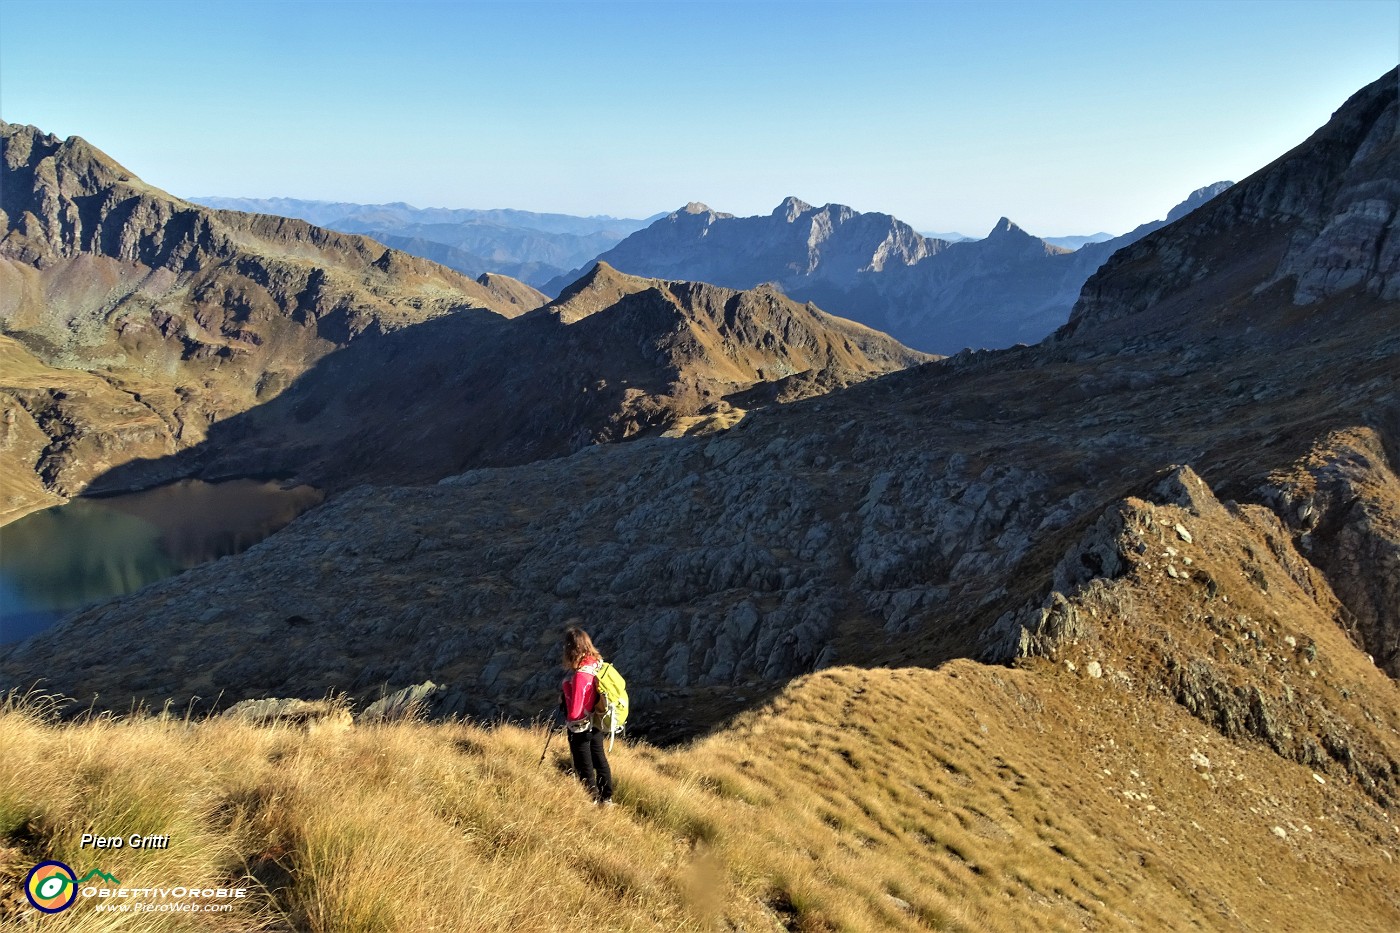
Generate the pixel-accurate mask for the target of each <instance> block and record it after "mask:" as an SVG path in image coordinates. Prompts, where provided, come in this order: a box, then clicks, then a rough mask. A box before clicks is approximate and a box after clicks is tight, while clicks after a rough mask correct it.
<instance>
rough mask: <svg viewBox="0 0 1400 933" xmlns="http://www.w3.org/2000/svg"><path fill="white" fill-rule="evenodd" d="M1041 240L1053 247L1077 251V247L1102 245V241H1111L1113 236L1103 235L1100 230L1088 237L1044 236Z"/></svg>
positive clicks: (1109, 234)
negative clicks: (1091, 244) (1093, 244)
mask: <svg viewBox="0 0 1400 933" xmlns="http://www.w3.org/2000/svg"><path fill="white" fill-rule="evenodd" d="M1041 239H1042V240H1044V241H1045V242H1046V243H1050V244H1052V245H1054V246H1063V247H1064V248H1065V249H1079V247H1081V246H1087V245H1089V244H1090V243H1102V242H1103V241H1104V240H1111V239H1113V234H1111V233H1104V232H1103V231H1102V230H1100V231H1099V232H1098V233H1091V234H1089V235H1088V236H1046V237H1041Z"/></svg>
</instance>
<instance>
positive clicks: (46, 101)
mask: <svg viewBox="0 0 1400 933" xmlns="http://www.w3.org/2000/svg"><path fill="white" fill-rule="evenodd" d="M1397 61H1400V0H1352V2H1346V0H1336V2H1328V3H1313V2H1301V0H1300V2H1268V0H1258V2H1194V3H1193V2H1174V3H1155V2H1138V3H1110V2H1082V3H1069V2H1042V3H1022V2H1010V0H1008V2H999V3H998V2H989V3H936V2H927V3H911V2H900V3H887V2H867V3H844V2H802V3H797V2H794V3H787V2H783V3H775V2H769V3H762V2H759V3H727V2H703V3H702V2H693V3H649V2H632V3H610V2H572V3H552V2H548V3H547V2H539V3H529V2H518V3H430V2H402V3H380V2H368V0H366V2H330V0H326V2H301V3H287V4H271V3H263V2H244V3H203V4H192V3H174V2H144V3H126V2H116V0H113V2H48V3H44V4H38V3H27V2H20V0H0V117H3V118H4V119H5V120H7V121H10V122H17V123H31V124H34V125H35V126H38V127H39V128H40V129H43V130H44V131H46V132H51V133H55V134H57V135H60V136H68V135H79V136H82V137H84V138H85V139H87V140H88V141H89V142H91V143H92V144H93V145H95V146H97V147H98V148H100V149H102V150H103V151H105V152H107V153H108V154H109V155H111V156H112V157H113V158H115V159H116V160H117V161H119V162H121V163H122V164H123V165H125V166H126V167H127V168H129V169H130V170H131V171H133V172H135V173H136V174H137V175H139V176H140V177H141V178H142V179H144V180H145V181H147V182H149V183H150V184H153V185H156V186H158V187H161V188H163V189H165V190H167V191H169V192H171V193H173V194H176V195H178V196H181V197H203V196H226V197H253V198H268V197H292V198H306V199H316V200H331V201H354V202H359V203H380V202H392V201H406V202H408V203H411V204H414V205H416V206H418V207H471V208H516V209H520V210H530V211H542V212H556V213H568V214H610V215H613V216H616V217H646V216H649V215H652V214H655V213H658V212H664V211H671V210H674V209H676V208H678V207H680V206H681V205H683V204H685V203H686V202H688V201H703V202H705V203H707V204H709V205H710V206H711V207H713V208H714V209H716V210H720V211H727V212H729V213H733V214H739V215H748V214H765V213H768V212H769V211H771V210H772V209H773V208H774V206H775V205H777V204H778V202H779V201H780V200H782V198H784V197H786V196H788V195H795V196H797V197H799V198H802V199H803V200H805V201H808V202H810V203H813V204H824V203H829V202H838V203H842V204H847V205H849V206H851V207H853V208H855V209H856V210H860V211H879V212H883V213H888V214H893V215H894V216H896V217H899V218H900V219H901V220H904V221H906V222H908V223H910V224H912V225H913V226H915V227H916V228H917V229H920V230H926V231H939V232H947V231H958V232H961V233H964V234H968V235H971V236H983V235H985V234H986V232H987V231H988V230H989V229H990V228H991V227H992V225H993V224H994V223H995V222H996V221H997V219H998V218H999V217H1001V216H1003V215H1005V216H1007V217H1010V218H1011V219H1012V220H1013V221H1015V222H1016V223H1017V224H1019V225H1020V226H1022V227H1023V228H1025V229H1027V230H1029V231H1030V232H1032V233H1035V234H1038V235H1042V236H1063V235H1070V234H1092V233H1095V232H1098V231H1101V230H1103V231H1108V232H1110V233H1115V234H1116V233H1122V232H1125V231H1127V230H1129V229H1131V228H1132V227H1134V226H1136V225H1138V224H1140V223H1143V222H1145V221H1148V220H1152V219H1156V218H1161V217H1164V216H1165V215H1166V212H1167V211H1168V210H1169V209H1170V208H1171V207H1172V206H1173V205H1174V204H1176V203H1177V202H1179V201H1181V200H1182V199H1183V198H1185V197H1186V195H1187V194H1189V193H1190V192H1191V191H1192V190H1194V189H1195V188H1198V187H1201V186H1202V185H1206V184H1209V183H1212V182H1215V181H1219V180H1223V179H1230V180H1234V181H1239V180H1241V179H1243V178H1244V177H1246V176H1247V175H1249V174H1250V173H1252V172H1253V171H1255V170H1257V169H1259V168H1261V167H1263V166H1264V165H1266V164H1267V163H1269V162H1270V161H1272V160H1273V159H1275V158H1277V157H1278V156H1280V155H1282V154H1283V153H1284V152H1285V151H1287V150H1288V149H1290V148H1292V147H1293V146H1295V145H1297V144H1298V143H1300V142H1302V141H1303V140H1304V139H1306V138H1307V136H1308V135H1309V134H1311V133H1312V132H1313V131H1314V130H1315V129H1316V128H1318V127H1319V126H1321V125H1322V124H1323V123H1324V122H1326V120H1327V119H1328V117H1329V116H1330V115H1331V114H1332V112H1333V111H1334V110H1336V109H1337V108H1338V107H1340V106H1341V105H1342V103H1343V102H1344V101H1345V100H1346V99H1347V97H1348V96H1350V95H1351V94H1352V93H1354V92H1355V91H1357V90H1359V89H1360V88H1361V87H1363V86H1364V85H1366V84H1368V83H1370V82H1372V81H1374V80H1376V79H1377V78H1379V77H1380V76H1381V75H1382V74H1383V73H1385V72H1386V71H1387V70H1388V69H1390V68H1393V67H1395V65H1396V63H1397Z"/></svg>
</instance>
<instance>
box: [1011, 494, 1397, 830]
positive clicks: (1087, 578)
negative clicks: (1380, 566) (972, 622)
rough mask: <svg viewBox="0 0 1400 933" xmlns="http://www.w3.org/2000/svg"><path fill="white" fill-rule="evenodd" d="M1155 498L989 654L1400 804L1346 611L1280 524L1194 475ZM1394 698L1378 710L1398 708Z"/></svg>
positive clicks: (1108, 529) (1125, 517)
mask: <svg viewBox="0 0 1400 933" xmlns="http://www.w3.org/2000/svg"><path fill="white" fill-rule="evenodd" d="M1143 492H1144V493H1145V494H1146V496H1148V497H1150V498H1139V497H1137V496H1131V497H1127V498H1125V499H1123V500H1121V501H1119V502H1117V503H1114V504H1113V505H1112V506H1110V507H1109V509H1108V510H1106V511H1105V512H1104V514H1103V516H1102V517H1101V518H1100V519H1099V521H1098V522H1096V523H1095V524H1094V525H1093V526H1091V527H1090V528H1089V530H1088V531H1087V532H1086V533H1085V534H1084V535H1083V537H1082V538H1081V539H1080V540H1079V541H1078V542H1076V543H1075V544H1074V545H1073V546H1072V547H1071V548H1070V549H1069V550H1068V551H1067V552H1066V554H1065V556H1064V558H1063V559H1062V560H1061V561H1060V563H1059V564H1058V565H1057V566H1056V569H1055V572H1054V576H1053V584H1052V585H1053V589H1052V590H1051V591H1050V593H1049V594H1048V595H1047V596H1046V597H1045V598H1044V600H1043V601H1042V602H1040V604H1039V605H1037V604H1035V603H1034V602H1033V603H1031V604H1028V605H1026V606H1024V607H1022V608H1021V609H1019V610H1015V611H1009V612H1007V613H1006V614H1004V615H1003V616H1002V617H1001V618H1000V619H999V620H998V622H997V624H996V625H995V626H993V627H992V628H990V629H988V630H987V632H986V635H985V645H986V647H987V648H988V650H989V652H990V653H991V654H992V655H994V656H995V655H1002V656H1004V655H1006V654H1008V653H1009V654H1010V655H1013V656H1028V655H1034V656H1040V657H1045V658H1049V659H1050V660H1052V661H1055V662H1058V663H1064V664H1066V665H1067V666H1069V667H1070V668H1073V669H1076V670H1077V669H1079V668H1083V669H1084V670H1085V671H1086V672H1089V676H1097V677H1104V676H1107V677H1108V678H1109V679H1110V680H1113V681H1117V682H1118V683H1120V684H1121V685H1122V686H1123V687H1124V688H1125V689H1139V688H1146V689H1148V690H1151V691H1156V692H1161V693H1164V694H1166V695H1168V696H1170V697H1171V698H1172V699H1173V700H1174V701H1176V702H1177V703H1179V704H1181V705H1182V706H1183V707H1185V708H1186V709H1187V710H1188V711H1189V712H1190V713H1191V714H1192V715H1194V716H1196V717H1197V718H1198V719H1201V720H1202V721H1204V722H1206V723H1208V724H1210V725H1211V726H1213V727H1215V728H1216V729H1217V730H1218V731H1219V732H1220V733H1221V734H1222V735H1224V736H1225V737H1227V738H1231V739H1236V740H1239V739H1252V740H1257V741H1260V742H1263V743H1264V744H1266V745H1267V746H1269V747H1270V748H1272V749H1273V750H1274V751H1275V752H1276V753H1278V754H1279V755H1281V756H1283V757H1285V758H1289V759H1292V760H1295V761H1297V762H1299V763H1300V764H1303V765H1305V766H1307V767H1308V768H1311V769H1313V770H1314V771H1324V772H1328V771H1330V772H1332V773H1334V774H1339V775H1345V776H1346V777H1347V778H1350V779H1354V780H1356V781H1357V782H1358V783H1359V784H1360V785H1361V786H1362V788H1363V789H1365V790H1366V792H1367V793H1369V794H1371V795H1372V796H1373V797H1374V798H1375V799H1376V800H1377V801H1379V802H1380V803H1382V804H1383V805H1386V806H1393V805H1395V804H1397V803H1400V762H1397V761H1395V760H1393V759H1392V757H1391V756H1390V754H1389V753H1388V752H1387V751H1386V749H1387V743H1386V740H1385V737H1384V734H1383V732H1378V730H1377V725H1378V721H1377V720H1376V719H1375V718H1374V716H1372V715H1371V714H1370V710H1369V709H1367V708H1366V707H1365V706H1362V705H1360V704H1352V703H1347V702H1345V700H1346V699H1347V697H1346V694H1348V693H1349V691H1350V689H1351V688H1349V686H1348V684H1349V683H1350V682H1351V678H1353V677H1356V676H1358V675H1357V673H1356V669H1357V666H1358V658H1357V656H1356V652H1355V650H1354V649H1353V648H1352V646H1351V645H1350V644H1349V642H1348V640H1347V637H1346V634H1345V632H1344V631H1343V630H1342V628H1341V626H1340V625H1339V624H1338V623H1339V622H1341V621H1342V619H1341V613H1342V611H1343V610H1342V608H1341V606H1339V605H1338V604H1337V601H1336V600H1335V599H1334V598H1333V596H1332V594H1331V591H1330V589H1329V585H1328V580H1327V578H1326V577H1324V575H1323V574H1321V573H1318V571H1317V570H1315V569H1314V568H1312V567H1311V566H1310V565H1309V564H1308V562H1307V560H1306V559H1305V558H1304V557H1303V556H1302V555H1300V554H1299V553H1298V552H1297V551H1296V550H1295V549H1294V548H1293V547H1292V545H1291V542H1289V540H1288V535H1287V533H1286V531H1285V530H1284V527H1283V525H1282V523H1281V522H1280V520H1279V518H1278V516H1277V515H1275V514H1274V513H1272V512H1270V511H1268V510H1266V509H1264V508H1262V507H1260V506H1252V505H1243V506H1241V505H1237V504H1234V503H1230V504H1222V503H1220V502H1219V501H1217V500H1216V499H1215V497H1214V496H1213V495H1212V493H1211V490H1210V489H1209V487H1208V486H1207V485H1206V484H1205V482H1204V481H1203V480H1201V478H1200V477H1199V476H1197V475H1196V474H1195V473H1194V472H1192V471H1191V470H1190V469H1189V468H1180V467H1179V468H1176V469H1175V470H1173V471H1172V472H1171V473H1170V474H1169V475H1168V476H1166V477H1165V478H1164V479H1163V480H1162V481H1160V482H1154V483H1149V484H1148V486H1147V488H1146V489H1144V490H1143ZM1154 500H1155V501H1154ZM1387 501H1389V502H1391V503H1394V502H1396V501H1400V500H1397V499H1396V498H1395V497H1394V496H1393V495H1391V496H1390V497H1388V500H1387ZM1334 579H1335V578H1334ZM1345 579H1346V578H1343V580H1344V581H1345ZM1362 666H1363V667H1365V666H1368V665H1364V664H1363V665H1362ZM1261 670H1262V671H1263V672H1264V675H1263V676H1261V674H1260V671H1261ZM1094 671H1097V674H1095V673H1094ZM1386 692H1393V691H1385V690H1384V689H1383V688H1382V690H1381V691H1380V694H1379V695H1375V694H1370V695H1368V700H1371V701H1377V702H1381V703H1384V702H1385V697H1384V695H1385V693H1386Z"/></svg>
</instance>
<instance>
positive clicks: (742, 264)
mask: <svg viewBox="0 0 1400 933" xmlns="http://www.w3.org/2000/svg"><path fill="white" fill-rule="evenodd" d="M1228 186H1229V183H1228V182H1221V183H1217V184H1216V185H1211V186H1207V187H1206V188H1202V189H1198V190H1197V191H1196V192H1193V194H1192V195H1191V196H1190V197H1189V198H1188V199H1187V200H1186V201H1184V202H1182V204H1180V205H1178V206H1177V207H1176V208H1174V209H1173V212H1174V213H1175V214H1176V215H1177V216H1184V214H1185V213H1189V211H1190V210H1191V209H1194V208H1195V207H1196V206H1198V205H1199V204H1201V203H1204V201H1205V200H1206V199H1208V197H1209V196H1211V195H1213V194H1215V193H1218V192H1219V191H1221V190H1224V189H1225V188H1227V187H1228ZM1165 223H1166V221H1154V222H1152V223H1148V224H1143V225H1141V226H1139V227H1138V228H1137V229H1135V230H1133V231H1131V232H1130V233H1128V234H1124V235H1123V236H1121V237H1115V238H1112V239H1109V240H1106V241H1102V242H1099V243H1086V244H1084V245H1083V246H1081V247H1080V248H1079V249H1078V250H1073V251H1071V250H1069V249H1068V248H1065V247H1061V246H1056V245H1054V244H1052V243H1050V242H1048V241H1046V240H1043V239H1041V238H1039V237H1034V236H1032V235H1031V234H1029V233H1026V232H1025V231H1024V230H1022V229H1021V228H1020V227H1018V226H1017V225H1015V224H1014V223H1013V222H1012V221H1011V220H1009V219H1008V218H1006V217H1002V218H1001V219H1000V220H999V221H998V222H997V223H996V224H995V225H994V226H993V227H992V229H991V231H990V232H989V234H988V236H987V237H985V238H983V239H981V240H962V241H959V242H956V243H950V242H948V241H946V240H939V239H934V238H930V237H925V236H923V235H922V234H919V233H918V232H916V231H915V230H914V229H913V228H912V227H910V226H909V225H908V224H905V223H903V222H902V221H900V220H898V219H897V218H894V217H892V216H890V215H888V214H880V213H867V214H862V213H860V212H858V211H855V210H853V209H851V208H849V207H847V206H845V205H840V204H827V205H824V206H823V207H821V208H816V207H813V206H811V205H809V204H807V203H806V202H803V201H801V200H800V199H798V198H796V197H788V198H786V199H785V200H784V201H783V202H782V203H780V204H779V205H778V206H777V207H776V208H774V210H773V211H772V212H770V213H769V214H768V215H758V216H754V217H743V218H740V217H734V216H732V215H728V214H722V213H718V212H716V211H713V210H712V209H710V208H709V207H708V206H706V205H704V204H700V203H698V202H692V203H691V204H689V205H687V206H686V207H685V208H682V209H681V210H678V211H675V212H673V213H671V214H669V215H667V216H666V217H665V218H663V219H661V220H658V221H656V222H655V223H653V224H652V225H651V226H649V227H647V228H646V229H644V230H641V231H638V232H636V233H633V234H632V235H631V236H629V237H628V238H627V239H625V240H623V241H622V242H621V243H619V244H617V245H616V246H614V247H613V248H612V249H610V250H608V251H607V252H605V253H603V254H602V255H600V256H599V257H597V258H598V259H599V260H602V261H606V262H608V263H610V264H611V265H613V266H614V267H616V268H619V269H622V270H623V271H626V272H631V273H635V274H638V275H644V276H645V275H659V276H662V277H667V278H679V279H689V280H700V281H712V282H716V283H717V284H723V285H726V286H730V287H739V288H748V287H753V286H754V285H757V284H759V283H761V282H766V281H771V282H774V283H776V284H778V285H779V287H781V288H783V289H784V291H786V292H787V293H788V294H790V295H792V296H793V297H794V298H796V299H798V300H808V301H814V302H815V303H817V304H818V305H820V306H822V307H824V308H830V309H833V310H835V311H836V312H838V313H840V314H843V315H844V316H846V317H849V318H852V319H854V320H859V321H861V322H862V323H864V324H867V325H869V326H872V327H875V328H877V329H879V330H883V331H885V332H886V333H890V334H892V335H893V336H895V337H896V339H899V340H900V341H901V342H903V343H905V344H906V345H909V346H913V347H916V348H918V349H922V350H925V351H932V352H937V353H943V354H948V353H953V352H956V351H957V350H958V349H960V348H962V347H965V346H970V347H996V346H1009V345H1011V344H1013V343H1018V342H1019V343H1034V342H1036V341H1038V340H1040V339H1042V338H1044V337H1046V336H1048V335H1049V334H1050V333H1052V332H1053V331H1054V330H1055V328H1057V327H1058V326H1060V325H1061V324H1063V323H1064V322H1065V321H1066V320H1067V319H1068V316H1069V312H1070V309H1071V307H1072V306H1073V303H1074V301H1075V299H1076V298H1077V296H1078V292H1079V288H1080V286H1082V285H1083V283H1084V280H1085V279H1087V278H1088V276H1089V275H1090V274H1091V273H1092V272H1093V271H1094V270H1095V269H1096V268H1097V267H1098V266H1099V265H1101V264H1102V263H1103V261H1104V260H1105V259H1106V258H1107V257H1108V256H1109V255H1111V254H1112V253H1113V252H1114V251H1115V250H1117V249H1118V248H1121V247H1122V246H1124V245H1126V244H1128V243H1131V242H1134V241H1136V240H1137V239H1140V238H1141V237H1143V236H1145V235H1146V234H1147V233H1149V232H1151V231H1153V230H1155V229H1158V228H1160V227H1161V226H1163V225H1164V224H1165ZM585 268H586V266H585V267H581V268H579V269H576V270H574V271H573V272H570V273H567V274H565V275H561V276H559V277H557V278H555V279H552V280H551V281H550V282H548V283H546V284H545V285H544V286H543V288H544V290H545V291H546V292H548V293H551V294H557V293H558V291H559V290H560V289H562V288H563V287H565V286H566V285H567V284H568V283H569V282H570V281H573V279H574V278H576V277H577V276H578V275H580V274H582V272H583V271H584V269H585Z"/></svg>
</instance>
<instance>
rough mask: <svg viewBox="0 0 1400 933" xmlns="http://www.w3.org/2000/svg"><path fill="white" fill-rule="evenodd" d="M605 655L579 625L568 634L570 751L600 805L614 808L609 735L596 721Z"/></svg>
mask: <svg viewBox="0 0 1400 933" xmlns="http://www.w3.org/2000/svg"><path fill="white" fill-rule="evenodd" d="M602 666H603V656H602V655H601V654H599V653H598V649H597V648H595V647H593V640H592V639H591V638H589V637H588V633H587V632H585V631H584V630H583V629H581V628H578V627H577V626H571V627H570V628H568V629H567V630H565V632H564V669H565V670H567V671H569V674H568V676H567V677H565V678H564V683H563V684H562V685H561V690H562V692H563V698H562V700H561V701H560V704H559V705H560V709H562V710H563V712H564V723H565V728H566V729H567V730H568V733H569V752H570V753H571V754H572V755H573V758H574V773H575V774H577V775H578V776H579V780H581V781H583V786H584V787H587V788H588V791H589V793H591V794H592V795H593V800H594V802H596V803H597V804H598V805H600V806H612V802H613V800H612V795H613V782H612V769H611V768H609V767H608V755H607V752H606V751H605V750H604V748H603V739H604V738H605V737H606V733H605V732H604V731H603V729H602V728H601V727H600V725H599V724H598V723H596V722H594V719H595V716H594V706H595V704H596V703H597V700H598V685H597V677H598V670H599V668H601V667H602Z"/></svg>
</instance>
